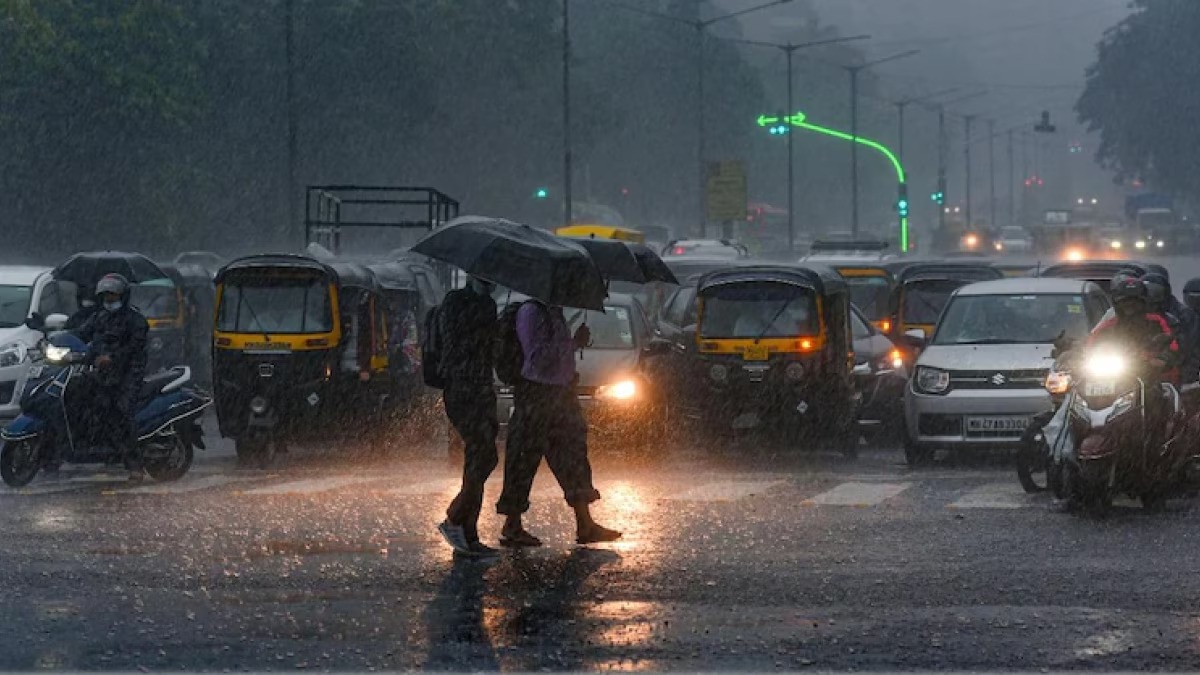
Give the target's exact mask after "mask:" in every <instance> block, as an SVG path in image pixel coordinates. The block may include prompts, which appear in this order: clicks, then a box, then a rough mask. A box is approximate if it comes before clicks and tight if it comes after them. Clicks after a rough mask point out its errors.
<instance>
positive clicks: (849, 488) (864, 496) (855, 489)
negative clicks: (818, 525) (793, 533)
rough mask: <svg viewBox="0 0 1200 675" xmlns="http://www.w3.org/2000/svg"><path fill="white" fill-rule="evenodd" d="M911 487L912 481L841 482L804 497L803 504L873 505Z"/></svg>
mask: <svg viewBox="0 0 1200 675" xmlns="http://www.w3.org/2000/svg"><path fill="white" fill-rule="evenodd" d="M910 487H912V483H857V482H850V483H842V484H841V485H838V486H837V487H835V488H833V489H832V490H828V491H826V492H822V493H821V494H819V495H816V496H814V497H811V498H809V499H806V500H804V501H802V502H800V503H801V504H803V505H805V506H875V505H877V504H880V503H882V502H884V501H887V500H888V499H891V498H892V497H895V496H896V495H898V494H900V493H901V492H904V491H905V490H907V489H908V488H910Z"/></svg>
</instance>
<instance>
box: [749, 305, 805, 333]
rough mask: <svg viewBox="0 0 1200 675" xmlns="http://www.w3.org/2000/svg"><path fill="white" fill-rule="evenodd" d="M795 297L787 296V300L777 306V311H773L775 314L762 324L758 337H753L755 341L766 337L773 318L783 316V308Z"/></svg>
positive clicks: (772, 323) (773, 322)
mask: <svg viewBox="0 0 1200 675" xmlns="http://www.w3.org/2000/svg"><path fill="white" fill-rule="evenodd" d="M795 299H796V298H794V297H793V298H788V299H787V301H786V302H784V303H783V305H782V306H781V307H780V308H779V311H778V312H775V316H773V317H771V320H770V321H768V322H767V323H766V325H765V326H763V329H762V332H761V333H759V334H758V337H756V338H754V341H755V342H760V341H762V339H763V338H765V337H767V333H770V332H771V326H773V325H775V320H776V319H778V318H779V317H781V316H783V310H785V309H787V308H788V307H789V306H790V305H791V304H792V301H794V300H795Z"/></svg>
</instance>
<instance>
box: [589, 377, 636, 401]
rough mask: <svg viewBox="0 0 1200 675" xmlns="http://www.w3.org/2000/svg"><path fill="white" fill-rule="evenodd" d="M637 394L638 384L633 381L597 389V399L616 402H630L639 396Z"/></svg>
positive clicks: (624, 381)
mask: <svg viewBox="0 0 1200 675" xmlns="http://www.w3.org/2000/svg"><path fill="white" fill-rule="evenodd" d="M637 393H638V386H637V382H635V381H633V380H621V381H620V382H616V383H613V384H609V385H603V386H600V387H596V398H604V399H609V400H614V401H628V400H629V399H631V398H634V397H635V396H637Z"/></svg>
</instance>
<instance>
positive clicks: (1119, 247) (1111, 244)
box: [1109, 240, 1121, 250]
mask: <svg viewBox="0 0 1200 675" xmlns="http://www.w3.org/2000/svg"><path fill="white" fill-rule="evenodd" d="M1109 246H1111V247H1113V248H1115V249H1117V250H1120V249H1121V242H1119V241H1116V240H1113V241H1112V243H1110V244H1109Z"/></svg>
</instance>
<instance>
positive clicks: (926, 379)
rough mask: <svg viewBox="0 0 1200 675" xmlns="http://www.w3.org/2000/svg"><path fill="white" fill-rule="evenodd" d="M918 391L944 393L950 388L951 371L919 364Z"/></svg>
mask: <svg viewBox="0 0 1200 675" xmlns="http://www.w3.org/2000/svg"><path fill="white" fill-rule="evenodd" d="M916 386H917V391H919V392H921V393H924V394H942V393H945V392H946V390H947V389H949V388H950V373H948V372H946V371H944V370H941V369H939V368H930V367H929V366H917V379H916Z"/></svg>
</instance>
